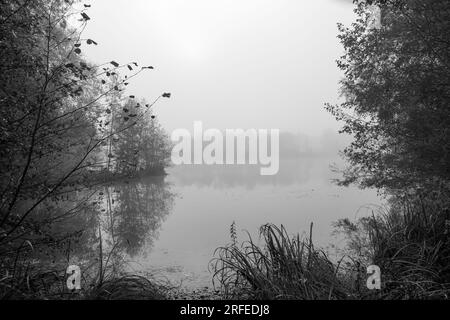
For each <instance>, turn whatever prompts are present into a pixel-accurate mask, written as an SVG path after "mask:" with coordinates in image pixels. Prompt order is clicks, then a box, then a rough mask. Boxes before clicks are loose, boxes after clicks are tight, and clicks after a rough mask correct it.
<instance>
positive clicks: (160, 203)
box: [36, 177, 174, 276]
mask: <svg viewBox="0 0 450 320" xmlns="http://www.w3.org/2000/svg"><path fill="white" fill-rule="evenodd" d="M173 202H174V193H173V192H172V191H171V187H170V185H169V184H168V183H167V182H166V181H165V177H148V178H142V179H137V180H133V181H123V182H120V183H114V184H113V185H102V186H97V187H95V188H90V189H84V190H79V191H75V192H68V193H66V194H64V195H63V196H57V197H54V198H53V199H51V201H48V202H46V203H45V204H44V205H43V206H42V207H41V208H40V210H39V211H40V212H39V213H38V214H37V215H36V216H37V217H38V219H39V220H40V221H41V222H42V223H41V224H42V225H45V226H46V229H47V230H45V232H46V233H48V234H52V235H53V240H56V239H57V241H51V244H49V245H48V246H47V247H45V249H43V250H40V252H39V254H38V255H37V258H39V259H40V260H41V262H44V263H47V264H59V265H60V266H61V267H63V266H64V265H68V264H78V265H82V266H83V267H84V271H85V272H86V271H92V272H91V273H92V274H91V275H92V276H96V275H97V273H98V270H99V268H100V263H101V264H102V268H104V269H107V272H121V271H124V270H126V269H127V263H128V261H130V260H133V259H134V258H135V257H136V256H146V255H147V254H148V253H149V252H150V251H151V250H152V248H153V246H154V243H155V241H157V239H158V236H159V230H160V228H161V225H162V224H163V222H164V221H165V219H166V218H167V216H168V215H169V214H170V213H171V210H172V207H173ZM50 213H51V214H50Z"/></svg>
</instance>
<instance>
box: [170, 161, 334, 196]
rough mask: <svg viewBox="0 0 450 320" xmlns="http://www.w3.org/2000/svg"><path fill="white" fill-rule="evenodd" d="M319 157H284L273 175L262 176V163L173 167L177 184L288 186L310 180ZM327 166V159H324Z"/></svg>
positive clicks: (201, 185)
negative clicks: (285, 158)
mask: <svg viewBox="0 0 450 320" xmlns="http://www.w3.org/2000/svg"><path fill="white" fill-rule="evenodd" d="M316 161H317V159H315V158H314V159H313V158H306V159H288V160H284V159H281V161H280V170H279V172H278V174H276V175H273V176H262V175H261V173H260V168H261V166H260V165H224V166H214V165H213V166H207V165H201V166H196V165H192V166H189V165H184V166H179V167H174V168H173V169H172V171H171V172H172V175H173V176H174V178H175V179H176V182H177V184H180V185H182V186H190V185H194V186H200V187H204V186H213V187H217V188H228V187H237V186H245V187H247V188H250V189H251V188H254V187H256V186H258V185H274V186H286V185H292V184H304V183H307V182H308V181H309V180H310V179H311V178H312V175H313V174H314V173H312V167H313V166H314V162H316ZM324 166H326V167H328V162H326V163H325V162H324Z"/></svg>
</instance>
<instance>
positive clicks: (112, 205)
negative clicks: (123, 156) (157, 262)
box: [103, 178, 174, 257]
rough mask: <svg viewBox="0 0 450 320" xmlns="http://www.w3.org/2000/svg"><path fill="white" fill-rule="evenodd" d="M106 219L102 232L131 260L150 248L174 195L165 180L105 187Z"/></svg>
mask: <svg viewBox="0 0 450 320" xmlns="http://www.w3.org/2000/svg"><path fill="white" fill-rule="evenodd" d="M105 189H106V199H105V200H106V203H107V212H106V213H107V216H108V218H107V219H105V220H106V221H105V222H106V223H104V224H103V230H104V231H105V232H107V233H108V239H109V241H110V245H111V246H114V245H115V246H116V250H118V251H121V252H123V253H126V254H127V255H129V256H130V257H133V256H135V255H136V254H138V252H139V250H140V249H141V248H143V247H144V246H145V247H146V248H151V247H152V246H153V242H154V241H155V239H157V237H158V230H159V228H160V227H161V224H162V222H163V221H164V219H165V218H166V217H167V216H168V215H169V213H170V211H171V209H172V205H173V199H174V196H173V194H172V193H171V192H170V190H169V188H168V185H167V184H166V183H165V182H164V178H151V179H144V180H141V181H137V182H132V183H128V184H120V185H115V186H110V187H106V188H105Z"/></svg>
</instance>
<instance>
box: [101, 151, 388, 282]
mask: <svg viewBox="0 0 450 320" xmlns="http://www.w3.org/2000/svg"><path fill="white" fill-rule="evenodd" d="M335 161H336V159H332V158H329V157H308V158H303V159H290V160H284V161H282V162H281V165H280V172H279V174H278V175H276V176H272V177H267V176H266V177H263V176H260V175H259V168H258V167H255V166H180V167H174V168H171V169H169V170H168V173H169V174H168V176H167V177H165V178H147V179H143V180H141V181H139V182H127V183H125V184H120V185H118V186H117V187H116V190H115V192H117V194H120V196H117V197H116V198H115V200H113V202H114V203H115V204H113V205H112V206H113V207H114V206H115V205H116V206H117V205H118V204H119V206H120V210H119V211H120V212H117V210H116V212H115V215H116V216H117V215H119V216H120V219H119V220H120V221H122V222H120V223H118V225H117V224H116V225H115V227H114V228H113V229H114V230H115V231H114V232H115V233H116V234H117V236H120V237H121V238H123V239H125V240H126V242H127V243H128V248H127V249H126V250H125V255H126V260H127V261H128V265H129V270H131V271H134V272H139V273H147V272H149V273H152V274H154V275H155V276H156V277H157V278H161V279H168V280H170V281H171V282H173V284H181V283H182V284H183V285H184V286H186V287H192V288H195V287H204V286H210V285H211V274H210V273H209V272H208V263H209V261H210V260H211V259H212V257H213V254H214V250H215V249H216V248H217V247H219V246H222V245H225V244H227V243H229V242H230V231H229V230H230V225H231V224H232V223H233V221H235V222H236V225H237V229H238V231H239V240H246V239H247V237H246V234H245V233H244V230H248V231H249V232H250V234H251V235H252V236H254V237H255V239H257V238H258V229H259V227H260V226H261V225H263V224H265V223H269V222H270V223H274V224H277V225H281V224H282V225H284V226H285V227H286V228H287V229H288V231H289V232H290V233H305V232H307V231H308V230H309V226H310V223H311V222H313V223H314V232H313V238H314V242H315V243H316V244H317V245H321V246H323V247H326V246H328V245H329V244H330V243H332V242H334V241H336V239H335V238H333V237H332V235H331V233H332V231H333V229H332V226H331V224H332V222H334V221H336V220H337V219H340V218H345V217H348V218H356V217H358V216H361V215H365V214H367V213H368V212H370V208H368V206H370V205H378V204H381V200H380V199H379V198H378V197H377V194H376V192H375V191H371V190H364V191H363V190H359V189H357V188H343V187H338V186H336V185H334V184H333V183H332V181H331V180H332V179H333V178H335V177H336V175H335V174H333V173H332V171H331V169H330V165H331V164H332V163H333V162H335ZM111 192H114V191H111ZM112 198H114V196H113V197H112ZM110 202H111V201H110ZM105 219H106V220H108V218H107V217H105ZM125 219H128V220H127V221H128V222H127V221H126V220H125ZM112 224H113V225H114V222H112Z"/></svg>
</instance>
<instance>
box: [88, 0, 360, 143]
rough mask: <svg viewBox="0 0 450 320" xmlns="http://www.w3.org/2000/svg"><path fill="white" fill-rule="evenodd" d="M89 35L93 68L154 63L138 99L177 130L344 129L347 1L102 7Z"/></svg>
mask: <svg viewBox="0 0 450 320" xmlns="http://www.w3.org/2000/svg"><path fill="white" fill-rule="evenodd" d="M86 3H91V4H92V8H91V9H90V10H89V12H88V14H89V16H90V17H91V18H92V20H91V21H90V23H89V25H88V28H87V29H86V31H85V37H87V38H92V39H94V40H95V41H97V42H98V43H99V46H97V47H91V48H89V50H86V51H85V53H86V54H87V58H88V59H89V60H91V61H93V62H108V61H111V60H116V61H118V62H120V63H127V62H131V61H137V62H139V63H140V64H141V65H153V66H154V67H155V70H154V71H150V72H146V73H144V74H142V75H141V76H139V78H138V79H135V80H133V83H132V85H130V86H129V90H130V91H129V92H130V94H135V95H136V96H140V97H143V98H146V99H147V100H149V101H153V99H154V98H155V97H157V96H158V95H159V94H161V93H162V92H171V93H172V94H173V97H172V99H170V100H163V101H162V103H161V104H159V105H158V106H157V108H156V114H157V115H158V117H159V119H160V122H161V123H162V125H163V126H164V127H165V128H166V129H167V130H168V131H171V130H174V129H177V128H187V129H190V130H192V126H193V122H194V121H196V120H201V121H203V123H204V126H205V127H206V128H218V129H227V128H230V129H233V128H243V129H248V128H256V129H259V128H261V129H265V128H267V129H271V128H273V129H281V130H284V131H287V130H289V131H292V132H303V133H306V134H312V135H316V134H320V133H321V132H323V131H324V130H326V129H333V130H336V129H337V128H338V124H337V123H336V121H335V120H334V119H333V118H332V117H331V116H330V115H329V114H328V113H327V112H326V111H325V110H324V108H323V104H324V102H336V101H338V97H339V85H338V81H339V79H340V78H341V76H342V74H341V72H340V71H339V70H338V68H337V66H336V63H335V60H336V59H337V58H338V57H339V56H340V55H341V54H342V50H343V49H342V46H341V45H340V43H339V40H338V39H337V38H336V36H337V26H336V24H337V23H338V22H343V23H345V24H350V23H351V22H352V21H353V19H354V14H353V11H352V10H353V6H352V4H351V1H345V0H310V1H306V0H301V1H300V0H270V1H269V0H184V1H183V0H132V1H129V0H127V1H125V0H95V1H90V2H86Z"/></svg>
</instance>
